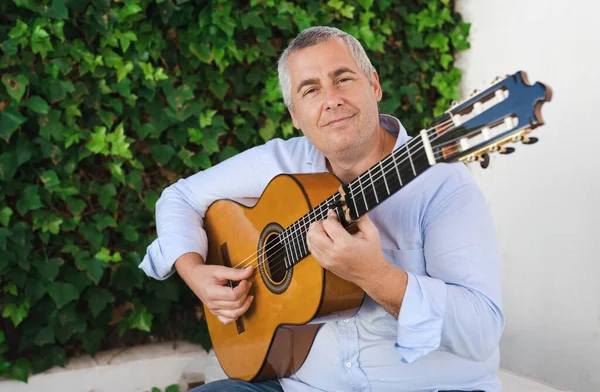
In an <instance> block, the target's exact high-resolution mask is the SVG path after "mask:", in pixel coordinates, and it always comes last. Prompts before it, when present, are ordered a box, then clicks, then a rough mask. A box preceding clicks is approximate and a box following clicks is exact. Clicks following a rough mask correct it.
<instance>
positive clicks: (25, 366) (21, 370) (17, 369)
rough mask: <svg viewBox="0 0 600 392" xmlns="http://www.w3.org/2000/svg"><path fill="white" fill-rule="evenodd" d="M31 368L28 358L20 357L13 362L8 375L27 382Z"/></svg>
mask: <svg viewBox="0 0 600 392" xmlns="http://www.w3.org/2000/svg"><path fill="white" fill-rule="evenodd" d="M30 368H31V367H30V365H29V361H28V360H26V359H25V358H19V359H17V360H15V361H14V362H13V363H12V365H11V367H10V370H9V372H8V375H9V377H10V378H12V379H15V380H19V381H23V382H27V379H28V378H29V370H30Z"/></svg>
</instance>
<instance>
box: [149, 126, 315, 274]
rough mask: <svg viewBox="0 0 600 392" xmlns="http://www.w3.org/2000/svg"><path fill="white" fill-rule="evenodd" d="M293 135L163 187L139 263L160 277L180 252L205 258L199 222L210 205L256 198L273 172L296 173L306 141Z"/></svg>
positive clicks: (171, 268) (205, 244) (170, 271)
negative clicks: (150, 235) (151, 233)
mask: <svg viewBox="0 0 600 392" xmlns="http://www.w3.org/2000/svg"><path fill="white" fill-rule="evenodd" d="M299 139H300V138H295V139H290V140H287V141H284V140H281V139H273V140H271V141H269V142H268V143H266V144H264V145H261V146H258V147H254V148H251V149H249V150H246V151H244V152H242V153H240V154H238V155H236V156H234V157H232V158H229V159H227V160H226V161H224V162H221V163H220V164H218V165H216V166H214V167H211V168H210V169H207V170H204V171H202V172H199V173H196V174H194V175H192V176H190V177H188V178H185V179H181V180H179V181H177V182H176V183H175V184H173V185H171V186H169V187H167V188H165V190H164V191H163V192H162V194H161V196H160V198H159V199H158V201H157V203H156V231H157V234H158V238H157V239H155V240H154V241H153V242H152V243H151V244H150V245H149V246H148V248H147V249H146V255H145V256H144V259H143V260H142V262H141V263H140V265H139V267H140V268H141V269H142V270H143V271H144V272H145V273H146V274H147V275H148V276H150V277H152V278H154V279H158V280H163V279H166V278H168V277H169V276H170V275H171V274H173V273H174V271H175V269H174V264H175V261H176V260H177V259H178V258H179V257H180V256H182V255H184V254H186V253H190V252H193V253H198V254H199V255H200V256H202V258H203V259H205V260H206V256H207V253H208V241H207V237H206V232H205V231H204V229H203V226H204V216H205V214H206V211H207V210H208V208H209V207H210V205H211V204H212V203H213V202H215V201H217V200H220V199H232V200H244V199H258V198H259V197H260V195H261V194H262V192H263V191H264V189H265V188H266V186H267V185H268V183H269V181H270V180H271V179H272V178H273V177H275V176H276V175H277V174H280V173H284V172H288V173H295V172H300V171H301V170H302V166H301V164H302V163H303V160H302V159H300V160H299V159H298V157H301V158H305V156H306V154H305V151H304V150H303V148H305V146H306V143H302V141H301V140H299Z"/></svg>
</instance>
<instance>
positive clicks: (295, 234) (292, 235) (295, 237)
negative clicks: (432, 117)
mask: <svg viewBox="0 0 600 392" xmlns="http://www.w3.org/2000/svg"><path fill="white" fill-rule="evenodd" d="M432 132H435V130H433V131H432ZM430 136H431V135H430ZM419 139H420V138H418V137H417V138H413V139H411V140H409V141H408V142H407V143H408V144H413V143H415V141H418V140H419ZM421 149H422V147H421ZM419 150H420V149H419ZM419 150H417V151H419ZM417 151H414V152H413V153H415V152H417ZM403 154H406V152H403ZM390 157H391V154H390V155H388V156H387V157H386V158H385V159H384V161H386V160H389V158H390ZM402 157H403V156H401V157H399V158H398V159H400V158H402ZM406 160H407V158H405V159H403V160H402V161H400V162H394V160H393V159H392V161H391V162H390V163H391V167H392V168H393V167H394V165H397V164H402V163H404V162H405V161H406ZM388 168H390V165H388V164H387V163H386V165H385V167H384V170H387V169H388ZM379 178H381V177H379ZM335 195H336V194H334V195H332V196H330V197H329V198H328V199H327V200H326V201H328V200H329V199H331V198H333V197H335ZM351 196H352V197H355V196H356V194H354V193H351ZM322 205H323V203H321V204H319V206H317V207H320V206H322ZM315 210H316V208H315V209H313V210H311V211H309V212H308V213H307V214H305V215H304V216H303V217H301V218H300V219H302V218H304V217H309V218H310V215H311V214H313V213H314V211H315ZM315 217H316V215H315ZM300 219H299V220H300ZM299 220H297V221H296V222H298V221H299ZM296 222H294V223H293V224H292V225H290V226H293V225H294V224H296ZM298 226H299V227H298V228H296V229H294V230H292V231H291V232H289V233H287V234H286V235H287V238H286V239H289V240H291V241H296V240H298V239H299V238H300V235H301V234H302V232H303V230H302V228H303V227H304V226H305V224H304V223H302V224H300V225H298ZM275 246H277V245H275ZM271 249H272V248H267V249H265V250H264V252H268V251H270V250H271ZM261 250H262V249H259V250H258V251H256V252H254V253H253V254H251V255H249V256H248V257H246V258H245V259H244V260H242V261H241V262H239V263H238V264H237V265H235V266H234V267H233V268H239V269H243V268H246V267H248V266H249V265H251V264H252V263H254V262H255V261H256V260H257V258H254V259H252V260H250V261H249V262H248V263H246V262H247V260H248V259H249V258H251V257H253V256H255V255H256V254H257V253H258V252H259V251H261ZM244 263H246V264H245V265H243V264H244ZM242 265H243V266H242ZM240 266H241V267H240Z"/></svg>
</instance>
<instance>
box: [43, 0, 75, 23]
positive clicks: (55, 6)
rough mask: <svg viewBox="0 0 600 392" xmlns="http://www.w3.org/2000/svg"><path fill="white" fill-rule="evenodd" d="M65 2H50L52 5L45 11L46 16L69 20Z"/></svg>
mask: <svg viewBox="0 0 600 392" xmlns="http://www.w3.org/2000/svg"><path fill="white" fill-rule="evenodd" d="M65 2H66V0H52V5H51V6H50V8H48V10H47V11H46V16H48V17H50V18H53V19H69V10H68V9H67V7H66V6H65Z"/></svg>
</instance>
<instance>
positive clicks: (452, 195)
mask: <svg viewBox="0 0 600 392" xmlns="http://www.w3.org/2000/svg"><path fill="white" fill-rule="evenodd" d="M465 171H466V169H464V168H458V169H457V172H456V173H455V174H456V175H455V176H454V177H453V178H452V180H450V181H448V182H447V183H445V184H444V185H443V186H442V187H441V188H440V191H439V192H437V193H436V195H435V197H434V198H432V200H431V201H430V204H429V206H428V207H427V210H426V212H425V214H424V217H423V221H422V226H423V253H424V259H425V269H426V273H427V274H426V275H421V276H419V275H416V274H413V273H408V285H407V287H406V292H405V296H404V300H403V302H402V306H401V309H400V313H399V314H398V338H397V343H396V350H397V352H398V354H399V356H400V359H401V361H402V362H405V363H412V362H414V361H417V360H419V359H420V358H422V357H423V356H425V355H427V354H429V353H430V352H432V351H435V350H444V351H449V352H451V353H453V354H454V355H457V356H460V357H462V358H465V359H468V360H472V361H484V360H485V359H487V358H489V357H490V356H491V355H492V354H493V353H494V351H495V350H496V348H497V346H498V342H499V340H500V336H501V334H502V330H503V328H504V316H503V314H502V310H501V280H500V262H499V252H498V248H497V241H496V236H495V231H494V227H493V223H492V220H491V217H490V214H489V211H488V207H487V204H486V202H485V199H484V197H483V194H482V193H481V191H480V189H479V188H478V187H477V185H476V184H474V182H473V180H472V178H471V177H470V174H468V172H467V173H465Z"/></svg>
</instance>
